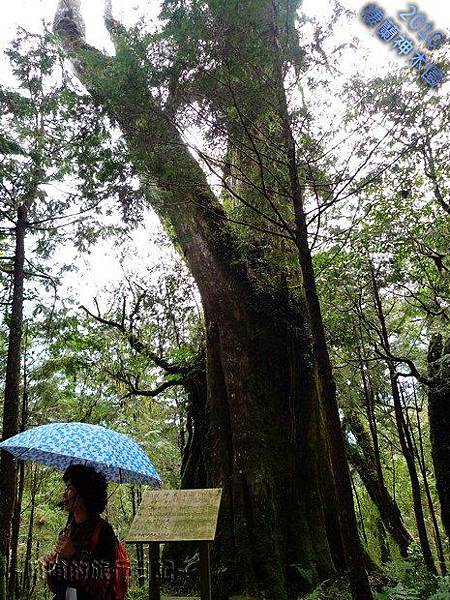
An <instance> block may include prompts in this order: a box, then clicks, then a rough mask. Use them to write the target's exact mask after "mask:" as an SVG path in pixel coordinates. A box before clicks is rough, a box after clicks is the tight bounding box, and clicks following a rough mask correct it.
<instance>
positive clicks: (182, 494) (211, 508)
mask: <svg viewBox="0 0 450 600" xmlns="http://www.w3.org/2000/svg"><path fill="white" fill-rule="evenodd" d="M221 497H222V489H221V488H212V489H204V490H161V491H151V492H150V491H149V492H146V493H145V494H144V496H143V498H142V502H141V504H140V506H139V508H138V510H137V512H136V515H135V517H134V520H133V522H132V524H131V527H130V530H129V532H128V535H127V536H126V538H125V541H126V542H127V543H129V544H133V543H148V544H149V563H150V565H149V566H150V583H149V585H150V590H149V599H150V600H160V598H161V593H160V585H159V544H160V543H161V542H187V541H198V542H199V548H200V590H201V600H211V570H210V557H209V555H210V542H211V541H212V540H214V538H215V535H216V527H217V518H218V515H219V507H220V500H221Z"/></svg>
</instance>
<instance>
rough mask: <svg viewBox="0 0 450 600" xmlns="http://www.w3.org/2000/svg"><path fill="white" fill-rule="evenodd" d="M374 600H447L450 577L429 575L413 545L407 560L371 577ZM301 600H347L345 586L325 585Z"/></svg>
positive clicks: (390, 563) (386, 566)
mask: <svg viewBox="0 0 450 600" xmlns="http://www.w3.org/2000/svg"><path fill="white" fill-rule="evenodd" d="M371 584H372V589H373V590H374V598H375V600H450V575H439V576H435V575H431V574H430V573H429V572H428V571H427V569H426V568H425V565H424V563H423V559H422V556H421V554H420V551H419V550H418V548H417V546H412V548H411V550H410V555H409V556H408V558H407V559H397V560H393V561H391V562H389V563H387V564H385V565H384V566H383V569H382V574H380V576H375V577H373V578H371ZM302 600H351V594H350V591H349V588H348V584H346V583H345V582H343V581H338V582H333V583H325V584H322V585H320V586H319V587H317V588H316V589H315V590H314V591H313V592H312V593H311V594H309V595H308V596H306V597H304V598H302Z"/></svg>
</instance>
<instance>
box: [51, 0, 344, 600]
mask: <svg viewBox="0 0 450 600" xmlns="http://www.w3.org/2000/svg"><path fill="white" fill-rule="evenodd" d="M70 4H71V3H70V2H69V3H67V2H64V3H61V5H60V8H59V10H58V14H57V18H56V19H55V28H56V30H57V31H58V32H59V34H60V35H61V37H62V39H63V41H64V44H65V46H66V48H67V49H68V51H69V52H70V53H71V56H72V58H73V61H74V64H75V65H76V67H77V71H78V74H79V76H80V78H81V79H82V81H83V83H84V84H85V85H86V86H87V88H88V89H89V90H90V92H91V94H92V95H93V97H94V98H95V100H96V101H97V102H98V103H99V104H101V105H102V106H103V108H104V109H106V111H107V112H108V114H109V115H110V117H111V118H112V119H113V120H114V121H115V122H116V123H117V124H118V125H119V126H120V128H121V129H122V132H123V133H124V136H125V138H126V140H127V144H128V149H129V154H130V159H131V161H132V162H133V165H134V167H135V170H136V173H137V174H138V175H139V176H140V180H141V184H142V188H143V190H144V192H145V193H146V195H147V198H148V200H149V203H150V204H151V206H152V207H153V209H154V210H155V211H156V213H157V214H158V216H159V217H160V219H161V221H162V223H163V224H164V225H166V226H167V227H168V229H169V231H170V232H171V234H172V236H173V238H174V239H175V240H176V244H177V246H178V247H179V248H180V249H181V251H182V252H183V254H184V257H185V259H186V262H187V264H188V266H189V268H190V271H191V273H192V275H193V277H194V279H195V281H196V283H197V286H198V289H199V292H200V294H201V298H202V304H203V309H204V315H205V325H206V336H207V339H206V388H207V394H206V410H205V427H206V430H205V438H204V441H203V459H204V468H205V475H206V485H207V486H212V487H216V486H217V487H223V490H224V493H223V500H222V505H221V512H220V519H219V525H218V533H217V540H216V543H215V545H214V553H213V565H214V598H216V599H218V600H221V599H226V598H229V597H230V596H231V595H233V594H235V595H236V594H248V595H250V596H254V597H260V595H261V594H265V596H264V597H266V598H271V599H276V600H288V599H291V598H292V599H297V597H298V595H299V594H300V593H303V592H305V591H307V590H309V589H311V587H312V586H313V585H314V583H315V582H318V581H320V580H323V579H326V578H329V577H332V576H333V575H334V574H335V572H336V566H337V567H341V566H342V539H341V534H340V532H339V526H338V516H337V510H336V505H335V503H334V502H333V499H334V498H335V489H334V482H333V477H332V474H331V466H330V462H329V454H328V450H327V441H326V439H325V437H324V432H323V431H324V430H323V426H322V417H321V413H320V409H319V398H318V391H317V390H318V387H319V386H318V382H317V380H316V365H315V361H314V357H313V354H312V340H311V336H310V333H309V329H308V327H307V324H306V320H305V314H306V307H305V305H304V303H303V302H302V301H301V300H300V299H299V298H298V296H297V297H295V296H294V295H293V294H292V293H291V292H290V291H289V290H288V288H287V286H286V285H285V284H284V283H283V278H282V277H280V278H278V279H274V278H273V277H270V276H269V275H271V274H272V273H273V271H274V269H273V268H272V267H271V266H270V265H269V263H268V261H266V259H265V256H264V254H263V253H261V252H259V251H257V249H255V252H254V253H251V252H248V253H247V254H246V256H245V257H244V256H243V254H242V252H241V251H240V247H239V243H238V239H237V236H236V235H235V232H234V230H233V229H232V228H231V226H230V223H229V222H227V219H226V214H225V212H224V210H223V208H222V206H221V205H220V203H219V202H218V200H217V198H216V197H215V195H214V194H213V192H212V190H211V188H210V186H209V185H208V183H207V181H206V177H205V175H204V173H203V171H202V169H201V168H200V166H199V164H198V163H197V162H196V161H195V159H194V158H193V156H192V154H191V153H190V152H189V150H188V148H187V147H186V145H185V143H184V142H183V140H182V138H181V136H180V134H179V132H178V130H177V127H176V125H175V124H174V119H173V114H172V113H170V114H168V113H167V112H166V111H165V110H164V109H163V108H162V107H161V106H160V104H159V103H158V102H157V101H156V100H155V98H154V97H153V96H152V95H151V93H150V91H149V89H148V80H147V78H146V73H145V72H144V70H143V69H142V65H141V64H140V62H139V60H138V59H137V58H136V55H135V53H134V52H133V50H132V49H131V48H130V47H129V46H128V44H127V42H126V40H125V39H124V38H123V37H120V36H119V37H117V38H116V42H117V43H116V57H115V58H110V57H105V56H104V55H102V54H101V53H100V52H98V51H97V50H95V49H93V48H91V47H89V46H88V45H87V44H85V42H84V41H83V39H82V30H83V27H82V24H81V22H80V19H79V18H78V17H77V15H76V14H75V11H74V10H72V9H74V8H76V6H72V9H71V8H70ZM73 4H74V5H76V2H75V3H73ZM68 6H69V8H68ZM167 104H168V105H170V102H168V103H167ZM339 435H340V432H339ZM186 466H187V465H186ZM330 500H331V501H330Z"/></svg>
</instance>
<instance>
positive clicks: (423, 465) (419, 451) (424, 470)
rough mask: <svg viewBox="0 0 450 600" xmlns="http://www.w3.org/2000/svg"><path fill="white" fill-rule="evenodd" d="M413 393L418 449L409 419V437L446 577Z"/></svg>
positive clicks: (445, 566) (418, 415) (437, 550)
mask: <svg viewBox="0 0 450 600" xmlns="http://www.w3.org/2000/svg"><path fill="white" fill-rule="evenodd" d="M413 391H414V406H415V412H416V423H417V432H418V435H419V447H417V443H416V440H415V437H414V432H413V428H412V424H411V422H410V419H409V418H408V427H409V429H410V432H411V433H410V435H411V438H412V441H413V444H414V451H415V454H416V458H417V462H418V464H419V468H420V473H421V475H422V480H423V485H424V488H425V494H426V497H427V503H428V510H429V511H430V516H431V521H432V523H433V532H434V540H435V544H436V552H437V555H438V558H439V566H440V568H441V573H442V575H446V573H447V565H446V563H445V555H444V547H443V544H442V538H441V532H440V531H439V525H438V521H437V517H436V511H435V509H434V503H433V498H432V497H431V490H430V484H429V482H428V475H427V467H426V462H425V453H424V448H423V436H422V426H421V424H420V414H419V405H418V403H417V396H416V389H415V387H414V388H413ZM402 396H403V392H402ZM404 404H405V402H404ZM406 415H407V416H408V413H406Z"/></svg>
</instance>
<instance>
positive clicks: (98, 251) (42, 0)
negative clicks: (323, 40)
mask: <svg viewBox="0 0 450 600" xmlns="http://www.w3.org/2000/svg"><path fill="white" fill-rule="evenodd" d="M376 3H377V4H378V6H380V7H382V8H384V10H385V13H386V16H389V17H392V18H394V19H395V20H396V21H397V22H399V20H398V12H399V11H406V10H407V6H408V2H406V1H403V0H400V1H399V0H395V2H392V3H388V2H386V1H383V2H381V1H380V2H376ZM81 4H82V10H83V16H84V19H85V22H86V37H87V41H88V42H89V43H91V44H92V45H95V46H97V47H98V48H100V49H106V50H107V51H111V44H110V42H109V39H108V35H107V32H106V30H105V28H104V25H103V19H102V15H103V0H81ZM342 4H343V5H344V6H345V8H348V9H351V10H354V11H356V15H355V17H354V19H351V20H350V22H349V24H348V25H346V26H345V27H342V28H341V29H340V30H339V31H338V32H337V35H336V38H335V42H336V43H343V42H345V41H349V40H350V39H352V38H354V37H356V38H358V39H359V40H360V44H359V47H358V48H357V49H356V50H354V51H353V52H354V53H353V54H352V53H351V52H350V53H349V52H347V53H346V54H345V55H344V57H343V61H342V62H341V63H340V64H339V68H340V69H341V70H342V72H343V73H345V75H347V74H348V75H349V76H351V72H352V70H354V69H355V68H356V69H358V70H361V69H367V71H368V72H369V73H370V75H374V74H375V73H376V72H380V73H382V72H383V71H384V70H385V68H387V67H389V65H391V68H392V64H395V62H396V61H398V62H400V59H399V58H397V57H396V55H395V52H394V51H393V50H392V49H389V44H384V43H383V42H381V41H380V40H379V39H377V38H376V37H375V36H374V33H373V31H371V30H370V29H369V28H368V27H367V26H365V25H364V23H363V22H362V21H361V19H360V18H359V16H358V13H359V12H360V11H361V9H362V7H363V6H365V4H367V2H366V1H361V0H342ZM56 5H57V0H14V2H8V3H6V2H4V3H3V6H2V17H1V20H0V51H2V50H3V49H4V48H5V47H6V45H7V44H8V42H9V41H10V40H11V39H12V38H13V37H14V34H15V30H16V27H17V26H18V25H19V26H21V27H24V28H25V29H28V30H30V31H39V30H40V29H41V22H42V19H45V20H47V21H49V22H50V21H51V20H52V19H53V15H54V12H55V9H56ZM417 6H418V11H417V12H418V13H420V12H422V11H423V12H424V13H425V15H426V16H427V17H428V20H427V22H432V23H433V24H434V26H435V29H436V30H440V31H443V32H445V33H447V35H449V31H448V30H449V28H450V3H447V2H445V1H443V0H428V2H427V3H425V2H424V3H418V4H417ZM303 10H304V11H305V13H306V14H308V15H311V16H314V17H317V18H318V19H321V18H326V17H327V16H329V15H330V14H331V8H330V3H329V1H328V0H304V3H303ZM158 12H159V2H158V1H154V0H132V1H131V2H129V0H113V14H114V17H116V18H118V19H119V20H120V21H122V22H123V23H124V24H125V25H131V24H132V23H134V22H136V20H137V18H139V17H140V16H146V17H147V19H156V17H157V14H158ZM408 35H409V37H410V38H411V39H414V40H415V41H416V42H417V38H416V37H415V36H414V34H412V33H409V34H408ZM330 60H331V57H330ZM8 79H9V70H8V62H7V60H6V58H4V57H1V56H0V81H1V82H2V83H3V84H8ZM449 79H450V77H449ZM445 87H446V88H447V87H448V84H446V85H445ZM436 93H440V92H439V91H438V92H436ZM336 95H337V97H336V104H339V97H338V92H337V94H336ZM145 227H146V228H145V229H141V230H140V231H138V232H136V234H135V236H134V238H135V244H136V248H137V249H139V248H141V249H145V252H144V251H142V252H140V251H139V250H138V252H137V254H136V255H134V257H133V256H130V261H131V262H134V261H136V262H140V263H141V264H142V263H143V262H144V261H147V260H149V261H155V262H156V261H158V260H161V253H160V252H158V249H157V247H156V245H152V243H151V240H152V239H153V238H154V237H155V233H156V231H157V225H156V224H155V222H154V220H153V219H149V220H148V221H147V222H146V224H145ZM78 262H79V261H78ZM82 262H85V263H86V266H85V267H84V268H83V272H82V273H81V272H80V274H79V276H78V280H77V281H72V282H71V284H72V285H73V286H74V287H76V288H77V293H78V296H79V299H80V302H84V303H87V304H91V305H92V303H91V302H90V301H89V300H90V299H91V298H92V297H93V296H94V295H95V294H96V291H97V290H99V289H101V288H102V287H103V286H104V285H105V284H109V285H111V284H112V283H113V282H118V281H119V280H120V277H121V272H120V269H119V268H118V262H117V259H116V258H115V257H114V255H113V252H112V249H111V248H109V247H108V245H105V244H102V245H100V246H98V247H96V248H94V249H93V251H92V252H91V254H90V255H89V256H87V257H85V258H83V259H82ZM81 264H82V263H81ZM67 283H68V282H67Z"/></svg>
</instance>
